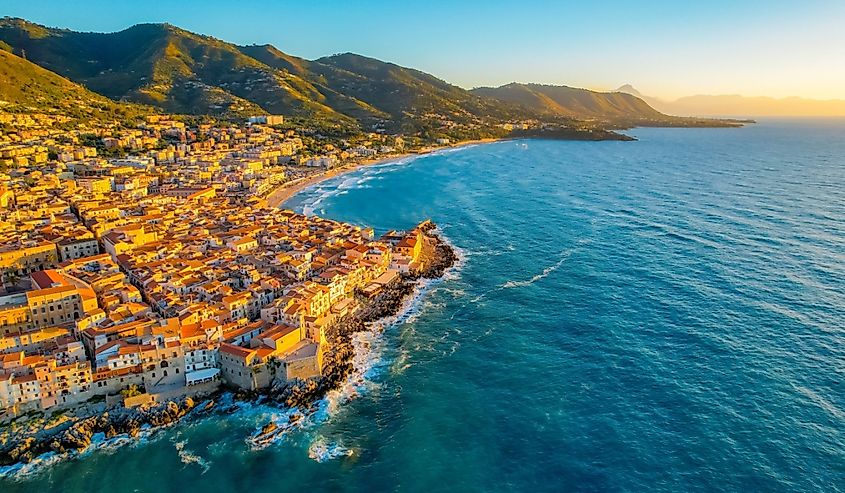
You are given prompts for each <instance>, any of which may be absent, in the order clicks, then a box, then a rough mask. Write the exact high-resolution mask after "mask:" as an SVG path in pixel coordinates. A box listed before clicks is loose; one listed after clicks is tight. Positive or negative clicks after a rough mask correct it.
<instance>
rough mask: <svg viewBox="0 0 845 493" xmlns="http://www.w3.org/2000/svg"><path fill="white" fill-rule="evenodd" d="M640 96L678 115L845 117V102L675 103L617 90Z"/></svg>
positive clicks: (706, 98) (734, 98)
mask: <svg viewBox="0 0 845 493" xmlns="http://www.w3.org/2000/svg"><path fill="white" fill-rule="evenodd" d="M617 90H618V91H619V92H625V93H628V94H632V95H638V97H642V98H643V99H644V100H645V101H647V102H648V103H649V104H650V105H652V106H653V107H655V108H657V109H659V110H661V111H664V112H667V113H672V114H676V115H689V116H693V115H695V116H720V117H742V118H748V117H755V116H845V100H841V99H831V100H818V99H805V98H798V97H790V98H782V99H776V98H770V97H747V96H740V95H718V96H710V95H697V96H687V97H682V98H679V99H676V100H674V101H664V100H661V99H658V98H654V97H647V96H642V95H640V94H639V91H637V90H636V89H634V87H633V86H631V85H630V84H625V85H624V86H622V87H620V88H619V89H617Z"/></svg>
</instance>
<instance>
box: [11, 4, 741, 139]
mask: <svg viewBox="0 0 845 493" xmlns="http://www.w3.org/2000/svg"><path fill="white" fill-rule="evenodd" d="M0 51H3V53H4V55H3V56H4V57H5V59H8V60H12V61H11V62H9V63H4V66H3V71H4V73H5V77H6V79H4V80H8V81H9V85H10V87H4V88H0V97H2V99H3V100H4V101H5V102H6V103H5V104H7V105H16V104H26V105H30V106H32V105H35V104H36V103H38V102H43V101H42V100H41V99H38V96H37V94H39V93H41V92H43V91H42V89H37V88H39V87H40V88H51V89H50V91H52V92H50V91H47V93H49V94H52V95H51V96H49V99H51V100H52V102H51V103H50V104H53V105H55V104H60V105H62V104H63V105H65V106H68V104H67V103H68V102H72V101H78V100H80V98H83V99H84V98H87V99H88V100H89V101H90V102H92V103H93V102H98V103H97V104H102V105H106V106H107V107H108V110H107V111H116V108H117V107H116V106H109V105H112V104H115V102H131V103H136V104H141V105H147V106H149V107H155V108H158V109H160V110H163V111H166V112H169V113H181V114H194V115H213V116H226V117H230V116H237V117H241V116H245V115H249V114H264V113H271V114H283V115H286V116H288V117H302V118H307V119H311V120H317V121H323V122H327V123H330V124H333V125H334V124H343V125H355V126H357V125H361V126H364V127H365V128H379V127H381V128H385V129H388V130H391V131H401V132H409V133H410V132H425V131H427V130H431V129H442V128H448V127H450V126H453V125H455V124H457V125H459V126H460V125H464V126H465V127H467V128H494V127H495V126H496V125H499V124H500V123H502V122H507V121H523V120H537V119H543V120H549V119H551V120H555V119H557V121H559V122H571V121H572V120H578V121H586V122H591V125H593V127H594V128H595V127H596V126H601V127H610V128H620V127H627V126H633V125H684V126H686V125H698V124H704V125H716V126H719V125H724V124H725V122H716V121H712V120H711V121H702V120H692V119H679V118H676V117H671V116H667V115H665V114H662V113H660V112H659V111H657V110H655V109H654V108H652V107H650V106H649V105H648V103H646V102H645V101H643V100H642V99H640V98H638V97H634V96H631V95H629V94H622V93H620V92H614V93H601V92H595V91H588V90H585V89H575V88H570V87H565V86H541V85H536V84H508V85H507V86H502V87H500V88H495V89H493V88H478V89H475V90H472V91H467V90H465V89H462V88H460V87H457V86H454V85H452V84H449V83H447V82H445V81H443V80H441V79H438V78H437V77H434V76H432V75H429V74H426V73H424V72H421V71H419V70H414V69H411V68H406V67H401V66H398V65H395V64H393V63H388V62H383V61H380V60H376V59H373V58H367V57H364V56H360V55H355V54H352V53H345V54H340V55H333V56H329V57H324V58H320V59H317V60H305V59H303V58H299V57H296V56H293V55H289V54H287V53H284V52H282V51H281V50H279V49H278V48H276V47H274V46H272V45H261V46H258V45H252V46H238V45H235V44H231V43H227V42H225V41H221V40H219V39H216V38H213V37H209V36H204V35H199V34H195V33H191V32H189V31H186V30H184V29H180V28H178V27H175V26H172V25H169V24H139V25H135V26H132V27H130V28H128V29H125V30H123V31H119V32H114V33H88V32H75V31H70V30H67V29H57V28H50V27H45V26H42V25H39V24H35V23H32V22H29V21H26V20H23V19H17V18H9V17H6V18H3V19H0ZM35 66H38V67H39V68H40V69H42V70H35V68H34V67H35ZM43 69H46V70H43ZM48 71H49V72H48ZM27 81H29V82H27ZM4 85H6V84H4ZM60 88H64V89H62V90H64V91H65V94H63V95H61V94H59V92H61V90H60ZM83 95H84V97H83ZM99 95H102V96H106V97H107V98H109V100H106V99H105V98H101V97H99ZM60 101H64V103H60ZM70 106H73V105H72V104H71V105H70ZM130 108H138V106H134V107H131V106H130ZM127 111H131V110H127ZM572 126H573V127H575V126H577V125H572Z"/></svg>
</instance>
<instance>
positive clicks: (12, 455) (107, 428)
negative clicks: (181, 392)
mask: <svg viewBox="0 0 845 493" xmlns="http://www.w3.org/2000/svg"><path fill="white" fill-rule="evenodd" d="M194 406H195V403H194V401H193V399H191V398H190V397H186V398H184V399H181V400H170V401H167V402H165V403H163V404H161V405H158V406H153V407H147V408H140V409H125V408H120V409H116V410H114V411H107V412H104V413H102V414H100V415H97V416H91V417H86V418H81V419H77V420H75V421H70V422H68V423H65V425H64V426H61V427H57V428H56V429H53V430H49V431H39V432H36V433H32V434H28V435H24V436H16V437H11V438H10V439H9V440H7V441H6V443H4V444H2V445H0V466H8V465H12V464H16V463H18V462H31V461H32V460H33V459H35V458H36V457H38V456H39V455H41V454H44V453H46V452H56V453H60V454H63V453H68V452H72V451H81V450H84V449H85V448H87V447H88V446H90V445H91V442H92V440H93V437H94V435H95V434H97V433H103V434H104V435H105V436H106V438H112V437H115V436H118V435H124V434H125V435H129V436H132V437H134V436H137V435H138V433H140V431H141V428H142V427H143V426H145V425H150V426H165V425H168V424H171V423H174V422H176V421H178V420H180V419H181V418H183V417H184V416H185V415H186V414H188V413H189V412H190V411H191V409H193V408H194Z"/></svg>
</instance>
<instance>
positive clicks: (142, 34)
mask: <svg viewBox="0 0 845 493" xmlns="http://www.w3.org/2000/svg"><path fill="white" fill-rule="evenodd" d="M0 40H2V41H4V42H6V43H8V44H9V45H10V46H12V48H13V50H14V52H15V53H17V54H24V53H25V54H26V57H27V59H29V60H31V61H33V62H35V63H37V64H39V65H41V66H42V67H45V68H47V69H50V70H52V71H55V72H56V73H59V74H61V75H63V76H65V77H67V78H69V79H71V80H74V81H76V82H79V83H81V84H83V85H85V86H86V87H88V88H89V89H91V90H92V91H95V92H98V93H100V94H103V95H106V96H108V97H110V98H112V99H115V100H128V101H135V102H140V103H147V104H151V105H155V106H157V107H159V108H162V109H163V110H165V111H168V112H174V113H186V114H223V115H225V114H249V113H257V112H258V113H264V112H269V113H284V114H288V115H303V116H319V117H325V118H329V119H331V118H335V119H338V120H345V119H347V118H346V117H345V116H343V115H341V114H339V113H337V112H336V111H334V110H333V109H332V108H330V107H328V106H326V105H325V104H323V103H322V102H321V101H320V100H319V99H318V98H314V97H313V96H314V95H313V94H311V93H309V92H308V89H309V88H308V84H307V83H304V82H303V81H302V80H301V79H300V78H299V77H297V76H296V75H293V74H290V73H288V72H286V71H281V70H277V69H274V68H272V67H269V66H267V65H265V64H263V63H261V62H259V61H258V60H256V59H254V58H252V57H249V56H247V55H244V54H243V53H241V52H240V50H238V49H237V47H236V46H234V45H232V44H230V43H225V42H223V41H220V40H218V39H215V38H212V37H208V36H201V35H197V34H193V33H190V32H188V31H185V30H183V29H179V28H177V27H174V26H171V25H168V24H139V25H136V26H133V27H130V28H128V29H125V30H123V31H119V32H116V33H79V32H74V31H68V30H63V29H52V28H45V27H43V26H38V25H36V24H32V23H30V22H27V21H24V20H21V19H8V18H6V19H2V20H0Z"/></svg>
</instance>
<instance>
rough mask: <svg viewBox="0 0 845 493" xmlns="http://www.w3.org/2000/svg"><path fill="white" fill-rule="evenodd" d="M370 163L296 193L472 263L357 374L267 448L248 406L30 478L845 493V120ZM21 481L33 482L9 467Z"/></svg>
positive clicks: (127, 485) (418, 308) (201, 486)
mask: <svg viewBox="0 0 845 493" xmlns="http://www.w3.org/2000/svg"><path fill="white" fill-rule="evenodd" d="M632 133H633V134H635V135H636V136H637V137H638V138H640V140H639V141H638V142H631V143H623V142H554V141H522V142H500V143H495V144H489V145H480V146H475V147H471V148H466V149H462V150H458V151H454V152H448V153H443V154H439V155H432V156H427V157H423V158H418V159H415V160H406V161H403V162H400V163H397V164H393V165H389V166H382V167H373V168H367V169H364V170H359V171H357V172H355V173H353V174H350V175H346V176H341V177H338V178H336V179H334V180H332V181H330V182H326V183H324V184H321V185H320V186H319V187H317V188H315V189H312V190H309V191H306V192H304V193H301V194H300V195H298V196H297V197H295V198H294V199H293V200H292V201H291V202H290V203H289V205H291V206H293V207H295V208H298V209H300V210H305V211H306V212H316V213H320V214H324V215H326V216H328V217H332V218H335V219H340V220H345V221H351V222H354V223H360V224H368V225H373V226H375V227H376V228H377V229H378V230H379V231H380V232H383V231H385V230H387V229H392V228H406V227H408V226H411V225H413V224H415V223H417V222H419V221H420V220H422V219H425V218H432V219H433V220H434V221H435V222H437V223H438V224H440V226H441V227H442V230H443V233H444V234H445V235H446V236H447V237H448V238H449V239H450V240H451V241H452V242H453V243H454V244H455V245H456V246H458V247H459V248H460V250H461V252H462V258H463V260H462V262H461V265H460V266H459V268H458V269H457V270H455V271H453V272H452V273H450V275H449V277H448V278H447V279H446V280H444V281H442V282H440V283H436V284H434V285H431V286H429V287H428V288H427V290H428V291H427V293H426V294H425V296H423V297H422V299H421V300H420V301H418V302H417V303H416V304H415V305H414V306H413V307H411V309H410V312H409V313H408V314H407V318H406V319H405V320H404V322H400V323H398V324H396V325H395V326H393V327H388V328H387V330H386V331H385V332H384V334H383V335H382V336H378V335H374V334H367V335H366V336H365V337H362V340H361V344H362V345H363V344H366V345H369V347H370V350H369V351H362V352H361V357H360V360H359V361H358V364H359V366H360V367H361V374H362V375H363V379H362V382H361V383H357V384H355V385H352V386H350V388H348V389H346V390H344V391H343V392H341V393H338V394H337V395H334V396H333V397H332V399H330V401H329V402H326V403H324V405H323V408H322V409H321V411H320V413H318V415H317V416H315V417H314V419H312V420H311V421H310V422H309V423H307V424H306V425H305V426H304V427H303V429H301V430H298V431H296V432H293V433H291V434H290V435H288V436H287V437H286V438H285V439H284V440H283V441H281V442H279V443H275V444H272V445H271V446H270V447H268V448H265V449H261V450H254V449H252V448H251V447H250V445H249V444H248V443H247V440H246V438H247V437H248V436H249V435H250V433H252V432H253V431H254V430H255V429H256V428H257V427H260V426H261V425H263V424H264V423H265V422H266V421H267V420H268V419H270V418H273V417H274V416H275V417H277V418H279V419H284V416H280V415H279V413H278V412H274V411H273V410H272V409H269V408H264V407H261V406H250V407H248V408H245V409H243V410H241V411H239V412H237V413H235V414H232V415H228V416H224V417H219V416H218V417H212V418H206V419H202V420H193V421H191V422H189V423H187V424H185V425H184V426H179V427H175V428H171V429H168V430H165V431H163V432H160V433H157V434H154V435H153V436H151V437H150V438H149V439H147V440H146V441H145V442H143V443H141V444H137V445H130V446H126V447H122V448H118V449H111V448H107V449H105V450H97V451H92V452H90V453H88V454H87V455H86V457H84V458H83V459H80V460H72V461H67V462H62V463H58V464H54V465H52V466H50V467H47V468H43V469H42V470H41V472H36V473H33V474H32V475H30V476H27V477H26V479H22V480H20V481H17V482H11V481H8V480H7V481H6V482H3V483H0V489H2V491H3V492H4V493H5V492H10V493H11V492H18V491H44V492H46V491H71V492H77V491H79V492H81V491H91V490H92V489H95V488H97V489H102V490H103V491H110V492H123V491H127V492H129V491H152V492H166V491H179V492H184V493H188V492H192V491H203V492H205V491H244V492H246V491H298V492H301V491H303V488H305V489H307V491H366V492H372V491H405V492H414V491H631V492H640V491H843V490H845V382H843V380H845V282H843V279H845V139H843V136H845V122H842V121H820V122H815V121H807V120H804V121H801V120H797V121H790V122H763V123H761V124H758V125H753V126H750V127H747V128H742V129H637V130H635V131H633V132H632ZM19 477H20V476H19Z"/></svg>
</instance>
